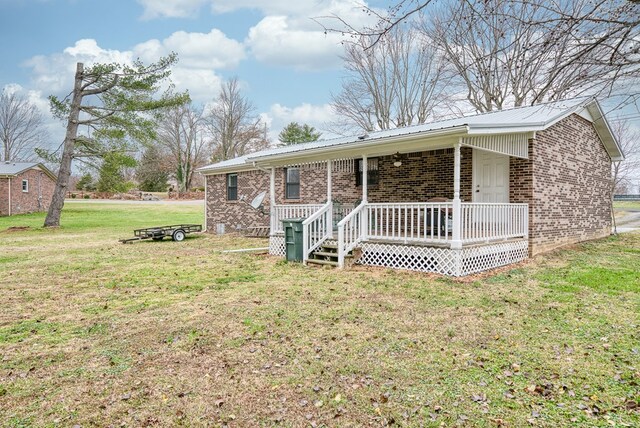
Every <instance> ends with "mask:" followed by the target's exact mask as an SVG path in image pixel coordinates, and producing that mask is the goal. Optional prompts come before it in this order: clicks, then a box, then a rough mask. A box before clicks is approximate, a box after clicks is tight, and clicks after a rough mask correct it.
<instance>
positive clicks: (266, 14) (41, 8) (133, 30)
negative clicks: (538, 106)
mask: <svg viewBox="0 0 640 428" xmlns="http://www.w3.org/2000/svg"><path fill="white" fill-rule="evenodd" d="M393 3H394V2H389V1H386V2H385V1H383V0H0V55H1V58H2V61H0V89H1V88H5V87H10V88H11V89H12V90H18V91H21V92H22V93H24V94H25V95H26V96H28V97H29V99H30V100H31V101H33V102H34V103H35V104H36V105H37V106H38V107H39V108H40V109H41V111H42V112H43V115H44V116H45V118H46V124H47V129H48V131H49V135H50V139H51V147H52V148H55V147H58V146H59V145H60V144H61V143H62V140H63V138H64V126H63V124H62V123H61V122H60V121H58V120H56V119H53V118H52V117H51V115H50V113H49V104H48V101H47V96H48V95H51V94H53V95H58V96H62V97H64V96H66V95H67V94H68V93H69V92H70V90H71V88H72V85H73V75H74V71H75V64H76V62H84V63H85V64H91V63H96V62H114V61H115V62H129V61H132V60H134V59H137V58H140V59H141V60H143V61H144V62H145V63H150V62H155V61H157V59H158V58H159V57H160V56H162V55H166V54H168V53H169V52H172V51H174V52H177V53H178V56H179V62H178V65H177V66H175V67H174V68H173V75H172V80H173V83H174V84H175V85H176V87H177V89H179V90H189V93H190V95H191V98H192V99H193V100H194V102H195V103H196V104H206V103H207V102H211V101H213V100H214V99H215V97H216V96H217V94H218V91H219V88H220V84H221V83H222V82H224V81H225V80H227V79H229V78H232V77H237V78H238V79H239V81H240V82H241V88H242V90H243V94H244V95H245V96H246V97H247V98H248V99H249V100H250V101H251V102H252V103H253V104H254V105H255V107H256V114H260V115H261V116H262V118H263V119H264V120H265V121H266V123H267V125H268V126H269V129H270V137H271V139H272V140H273V141H275V140H276V139H277V135H278V133H279V132H280V130H282V128H283V127H284V126H286V124H288V123H289V122H292V121H295V122H299V123H307V124H309V125H311V126H314V127H316V128H317V129H319V130H320V131H323V132H324V137H332V136H333V135H332V134H331V133H330V132H329V131H328V130H327V129H325V126H324V125H325V124H326V123H328V122H330V121H331V120H333V119H334V118H335V116H334V113H333V112H332V109H331V107H330V101H331V94H332V93H338V92H339V90H340V84H341V78H342V77H344V71H343V68H342V65H343V64H342V60H341V59H340V55H341V53H342V49H343V47H342V44H341V41H342V38H343V36H342V35H340V34H337V33H331V32H329V33H328V34H325V32H324V29H323V28H322V27H321V26H320V25H319V24H318V23H317V22H316V21H314V18H320V17H326V16H340V17H341V18H343V19H344V20H346V21H347V22H349V23H351V24H353V25H354V26H366V25H373V24H375V21H373V20H374V19H375V18H373V17H371V16H369V15H368V14H366V13H364V11H363V8H364V6H368V7H371V8H372V9H373V10H376V11H378V12H382V8H385V7H388V6H389V5H390V4H393ZM325 22H327V21H326V20H325ZM601 101H603V100H601ZM616 102H617V101H615V100H614V101H613V102H607V101H606V100H604V102H603V107H604V109H605V111H606V112H611V111H612V110H615V111H613V112H612V113H611V114H609V118H610V119H614V120H615V117H616V116H619V115H623V116H626V117H628V118H630V119H631V121H632V126H633V127H634V129H640V114H639V113H638V112H639V111H640V106H638V105H633V106H628V107H626V108H625V109H624V110H616V104H615V103H616ZM638 180H640V177H638Z"/></svg>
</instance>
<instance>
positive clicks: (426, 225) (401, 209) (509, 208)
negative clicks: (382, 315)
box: [338, 202, 529, 267]
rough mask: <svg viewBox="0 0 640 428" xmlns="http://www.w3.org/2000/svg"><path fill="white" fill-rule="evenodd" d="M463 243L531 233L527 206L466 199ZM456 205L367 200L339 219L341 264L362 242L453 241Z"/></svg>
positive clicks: (429, 242)
mask: <svg viewBox="0 0 640 428" xmlns="http://www.w3.org/2000/svg"><path fill="white" fill-rule="evenodd" d="M460 215H461V221H460V224H461V230H460V236H461V240H462V244H474V243H480V242H491V241H501V240H505V239H510V238H527V237H528V236H529V206H528V204H499V203H462V204H461V213H460ZM452 228H453V203H452V202H418V203H394V204H369V203H362V204H360V205H359V206H358V207H356V208H355V209H354V210H353V211H351V212H350V213H349V215H347V216H346V217H345V218H344V219H342V220H341V221H340V222H339V223H338V265H339V266H340V267H342V266H344V257H345V255H346V254H347V253H348V252H349V251H351V250H353V249H354V248H355V247H357V246H358V244H359V243H360V242H362V241H368V240H377V241H388V242H398V243H402V244H410V243H424V244H451V245H453V244H454V242H452V241H453V230H452Z"/></svg>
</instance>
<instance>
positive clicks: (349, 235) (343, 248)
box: [338, 202, 367, 268]
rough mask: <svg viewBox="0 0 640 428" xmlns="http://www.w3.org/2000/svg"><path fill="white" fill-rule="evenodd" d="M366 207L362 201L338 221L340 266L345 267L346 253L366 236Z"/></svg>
mask: <svg viewBox="0 0 640 428" xmlns="http://www.w3.org/2000/svg"><path fill="white" fill-rule="evenodd" d="M366 208H367V204H366V203H365V202H362V203H361V204H360V205H358V206H357V207H355V208H354V209H353V210H351V212H350V213H349V214H348V215H347V216H346V217H345V218H343V219H342V220H340V222H339V223H338V267H340V268H342V267H344V257H345V255H346V254H347V253H348V252H349V251H351V250H353V249H354V248H355V247H357V246H358V244H359V243H360V242H361V241H362V240H363V239H364V238H365V236H366V221H365V218H366V217H365V216H366Z"/></svg>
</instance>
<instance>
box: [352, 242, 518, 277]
mask: <svg viewBox="0 0 640 428" xmlns="http://www.w3.org/2000/svg"><path fill="white" fill-rule="evenodd" d="M528 250H529V243H528V241H514V242H504V243H499V244H488V245H483V246H476V247H471V248H464V249H462V250H452V249H450V248H437V247H422V246H411V245H401V244H381V243H374V242H364V243H363V244H362V245H361V251H362V254H361V256H360V258H359V259H358V260H357V262H356V263H358V264H362V265H368V266H383V267H390V268H395V269H408V270H416V271H420V272H435V273H439V274H442V275H449V276H464V275H469V274H472V273H477V272H482V271H485V270H489V269H493V268H497V267H499V266H505V265H508V264H511V263H516V262H519V261H521V260H524V259H526V258H527V257H528Z"/></svg>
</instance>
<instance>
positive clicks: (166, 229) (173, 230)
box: [120, 224, 202, 244]
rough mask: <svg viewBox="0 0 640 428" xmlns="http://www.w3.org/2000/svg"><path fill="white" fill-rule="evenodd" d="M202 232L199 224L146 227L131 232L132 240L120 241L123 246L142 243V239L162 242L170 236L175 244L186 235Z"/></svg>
mask: <svg viewBox="0 0 640 428" xmlns="http://www.w3.org/2000/svg"><path fill="white" fill-rule="evenodd" d="M194 232H202V225H199V224H174V225H171V226H156V227H147V228H144V229H135V230H134V231H133V236H134V238H129V239H121V240H120V242H122V243H123V244H127V243H132V242H135V241H142V240H143V239H153V240H154V241H162V240H163V239H164V238H165V237H168V236H170V237H171V239H173V240H174V241H176V242H180V241H183V240H184V238H185V236H186V235H187V233H194Z"/></svg>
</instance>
